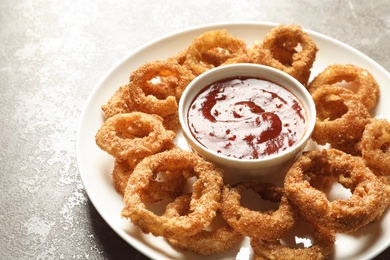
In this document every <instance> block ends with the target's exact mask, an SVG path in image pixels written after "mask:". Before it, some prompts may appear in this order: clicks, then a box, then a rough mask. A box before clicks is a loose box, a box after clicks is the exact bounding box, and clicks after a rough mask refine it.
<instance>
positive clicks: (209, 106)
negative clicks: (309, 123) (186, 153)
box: [188, 77, 306, 159]
mask: <svg viewBox="0 0 390 260" xmlns="http://www.w3.org/2000/svg"><path fill="white" fill-rule="evenodd" d="M188 125H189V128H190V130H191V132H192V134H193V136H194V137H195V138H196V139H197V140H198V141H199V143H201V144H202V145H203V146H205V147H207V148H209V149H211V150H213V151H216V152H218V153H222V154H224V155H226V156H229V157H234V158H242V159H257V158H263V157H265V156H268V155H273V154H277V153H279V152H280V151H284V150H286V149H287V148H288V147H291V146H292V145H294V144H295V143H296V142H298V141H299V140H300V139H301V138H302V136H303V135H304V133H305V128H306V113H305V111H304V109H303V106H302V104H301V103H300V101H299V100H298V98H297V97H296V96H295V95H294V94H292V93H291V92H290V91H289V90H287V89H285V88H284V87H282V86H280V85H278V84H275V83H273V82H270V81H267V80H263V79H259V78H249V77H239V78H229V79H225V80H221V81H218V82H215V83H213V84H211V85H209V86H207V87H205V88H204V89H203V90H202V91H201V92H200V93H199V94H198V95H197V96H196V97H195V99H194V100H193V102H192V104H191V106H190V108H189V111H188Z"/></svg>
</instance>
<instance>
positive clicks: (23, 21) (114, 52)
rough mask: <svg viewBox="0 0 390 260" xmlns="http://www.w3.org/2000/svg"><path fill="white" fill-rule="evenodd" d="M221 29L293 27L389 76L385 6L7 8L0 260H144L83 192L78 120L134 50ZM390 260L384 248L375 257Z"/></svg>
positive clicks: (388, 9)
mask: <svg viewBox="0 0 390 260" xmlns="http://www.w3.org/2000/svg"><path fill="white" fill-rule="evenodd" d="M126 2H128V3H126ZM222 21H269V22H277V23H297V24H299V25H301V26H302V27H304V28H306V29H310V30H313V31H317V32H319V33H322V34H325V35H328V36H331V37H333V38H336V39H338V40H340V41H342V42H344V43H346V44H348V45H350V46H352V47H355V48H356V49H358V50H360V51H361V52H363V53H365V54H367V55H368V56H370V57H371V58H372V59H374V60H375V61H376V62H378V63H379V64H380V65H381V66H383V67H384V68H385V69H386V70H388V71H389V70H390V59H389V57H390V48H389V42H390V2H389V1H387V0H377V1H365V0H356V1H353V0H350V1H343V0H329V1H307V0H298V1H290V0H286V1H283V0H276V1H261V0H251V1H245V0H243V1H236V0H228V1H222V0H214V1H207V0H198V1H183V0H173V1H161V0H156V1H145V0H134V1H131V2H130V1H101V0H97V1H86V0H81V1H50V0H40V1H27V0H21V1H11V0H2V1H0V87H1V91H0V100H1V106H0V111H1V113H0V114H1V125H0V133H1V134H0V144H1V150H0V178H1V182H0V233H1V236H0V259H144V257H143V256H142V255H140V254H138V253H137V251H136V250H134V249H132V247H131V246H129V245H128V244H127V243H126V242H124V241H123V240H122V239H121V238H120V237H119V236H118V235H117V234H116V233H115V232H114V231H112V230H111V228H110V227H109V226H108V225H107V224H106V223H105V222H104V221H103V219H102V218H101V217H100V215H99V214H98V213H97V211H96V210H95V208H94V206H93V205H92V204H91V202H90V201H89V199H88V196H87V194H86V192H85V190H84V188H83V185H82V183H81V180H80V176H79V173H78V170H77V165H76V158H75V157H76V156H75V142H76V132H77V126H78V122H79V118H80V113H81V111H82V109H83V107H84V106H85V101H86V99H87V97H88V95H89V94H90V93H91V91H92V89H93V87H94V86H95V84H96V83H97V82H98V81H99V79H100V78H101V77H102V75H103V74H104V73H105V72H106V71H107V70H108V69H110V67H111V66H113V64H115V63H116V62H117V61H118V60H119V59H121V58H122V57H123V56H124V55H126V54H127V53H129V52H130V51H132V50H134V49H135V48H137V47H139V46H141V45H142V44H144V43H146V42H148V41H150V40H154V39H156V38H157V37H161V36H163V35H165V34H168V33H172V32H175V31H178V30H182V29H185V28H188V27H192V26H195V25H200V24H204V23H214V22H222ZM385 87H388V86H385ZM386 256H387V257H386ZM389 257H390V250H386V251H385V252H384V253H383V254H381V255H380V256H378V258H377V259H385V258H389Z"/></svg>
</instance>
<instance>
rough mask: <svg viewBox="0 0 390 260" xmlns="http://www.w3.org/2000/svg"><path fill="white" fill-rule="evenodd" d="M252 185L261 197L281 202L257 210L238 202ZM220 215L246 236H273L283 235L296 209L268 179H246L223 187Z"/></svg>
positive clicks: (295, 215) (260, 237)
mask: <svg viewBox="0 0 390 260" xmlns="http://www.w3.org/2000/svg"><path fill="white" fill-rule="evenodd" d="M248 189H251V190H253V191H254V192H256V193H257V194H259V195H260V197H262V198H263V199H264V200H269V201H272V202H276V203H280V204H279V207H278V209H276V210H272V211H267V212H260V211H255V210H250V209H248V208H246V207H244V206H241V204H240V199H241V193H242V192H243V191H245V190H248ZM220 212H221V215H222V217H223V218H224V219H225V220H226V222H228V223H229V225H230V226H232V227H233V228H234V229H235V230H237V231H238V232H240V233H241V234H243V235H246V236H249V237H256V238H259V239H265V240H273V239H278V238H281V237H283V236H284V235H285V234H287V233H288V232H289V231H290V230H291V229H292V228H293V227H294V225H295V220H296V219H297V213H296V211H295V210H294V209H293V207H292V204H290V202H289V201H288V200H287V198H286V197H285V196H284V191H283V188H281V187H277V186H275V185H273V184H270V183H260V182H257V181H247V182H243V183H239V184H237V185H235V186H233V187H229V186H226V187H225V188H224V189H223V190H222V199H221V209H220Z"/></svg>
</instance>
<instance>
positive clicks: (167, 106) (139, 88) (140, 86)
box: [129, 61, 194, 117]
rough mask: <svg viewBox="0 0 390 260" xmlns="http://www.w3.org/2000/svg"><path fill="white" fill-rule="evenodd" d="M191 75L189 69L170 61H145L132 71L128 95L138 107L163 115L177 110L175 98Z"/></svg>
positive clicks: (138, 108)
mask: <svg viewBox="0 0 390 260" xmlns="http://www.w3.org/2000/svg"><path fill="white" fill-rule="evenodd" d="M192 79H194V75H193V74H192V73H191V71H189V70H187V69H186V68H185V67H184V66H180V65H179V64H177V63H174V62H173V61H155V62H148V63H145V64H144V65H142V66H141V67H139V68H138V69H137V70H135V71H133V72H132V73H131V75H130V87H129V93H130V97H131V99H132V100H133V101H134V103H135V104H136V106H137V110H138V111H141V112H145V113H149V114H156V115H159V116H161V117H165V116H167V115H170V114H174V113H176V112H177V101H178V100H179V99H180V97H181V94H182V93H183V91H184V89H185V88H186V87H187V85H188V83H190V81H191V80H192Z"/></svg>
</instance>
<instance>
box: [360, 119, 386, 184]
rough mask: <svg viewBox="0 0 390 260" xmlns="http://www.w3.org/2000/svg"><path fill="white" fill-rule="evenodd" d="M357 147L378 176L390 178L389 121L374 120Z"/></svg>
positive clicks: (365, 130)
mask: <svg viewBox="0 0 390 260" xmlns="http://www.w3.org/2000/svg"><path fill="white" fill-rule="evenodd" d="M357 147H358V150H360V152H361V153H362V157H363V159H364V161H365V163H366V165H367V166H368V167H369V168H370V169H371V170H372V171H373V172H374V173H375V174H376V175H385V176H390V122H389V121H388V120H387V119H375V118H374V119H372V120H371V122H370V123H369V124H367V125H366V128H365V129H364V132H363V136H362V139H361V140H360V142H359V143H358V145H357Z"/></svg>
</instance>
